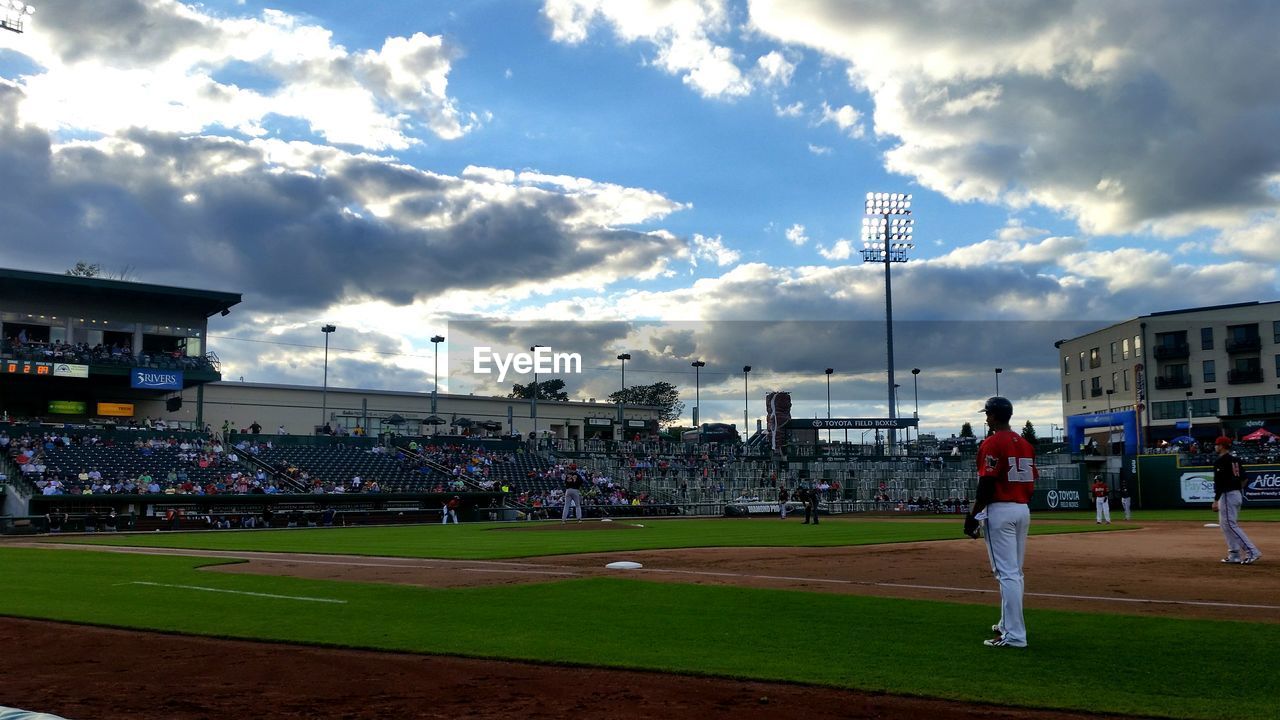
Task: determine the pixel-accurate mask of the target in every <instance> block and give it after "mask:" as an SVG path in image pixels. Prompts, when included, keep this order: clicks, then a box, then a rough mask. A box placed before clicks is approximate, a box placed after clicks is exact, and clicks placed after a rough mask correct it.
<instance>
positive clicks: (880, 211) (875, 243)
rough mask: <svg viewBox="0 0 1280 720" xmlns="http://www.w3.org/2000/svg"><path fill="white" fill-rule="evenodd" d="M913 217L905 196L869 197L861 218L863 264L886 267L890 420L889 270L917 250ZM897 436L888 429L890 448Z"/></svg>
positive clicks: (872, 194) (891, 413) (892, 413)
mask: <svg viewBox="0 0 1280 720" xmlns="http://www.w3.org/2000/svg"><path fill="white" fill-rule="evenodd" d="M910 214H911V196H910V195H907V194H904V193H882V192H870V193H867V204H866V210H865V215H866V216H867V217H864V218H862V240H863V242H862V261H863V262H866V263H870V262H876V263H884V325H885V346H886V348H887V351H888V353H887V354H888V363H887V365H886V367H887V368H888V375H889V377H888V383H887V386H888V390H889V418H890V419H893V418H896V417H897V410H896V408H895V407H894V392H893V284H892V282H891V281H890V275H889V268H890V267H891V266H892V265H893V263H904V262H906V261H907V251H908V250H911V249H912V248H914V247H915V245H914V244H913V243H912V242H911V233H912V231H913V230H912V225H913V224H914V222H915V221H914V220H912V219H911V218H909V217H894V216H906V215H910ZM895 438H896V432H895V431H894V429H893V428H890V429H889V445H890V447H892V446H893V443H894V439H895Z"/></svg>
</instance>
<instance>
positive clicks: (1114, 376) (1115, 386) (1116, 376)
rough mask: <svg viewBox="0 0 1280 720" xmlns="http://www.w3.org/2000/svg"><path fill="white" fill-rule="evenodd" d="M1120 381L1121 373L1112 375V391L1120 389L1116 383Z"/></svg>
mask: <svg viewBox="0 0 1280 720" xmlns="http://www.w3.org/2000/svg"><path fill="white" fill-rule="evenodd" d="M1119 379H1120V373H1111V389H1112V390H1115V389H1116V388H1118V387H1119V385H1117V384H1116V381H1117V380H1119Z"/></svg>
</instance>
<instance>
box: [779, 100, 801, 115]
mask: <svg viewBox="0 0 1280 720" xmlns="http://www.w3.org/2000/svg"><path fill="white" fill-rule="evenodd" d="M773 113H774V114H775V115H777V116H778V117H800V116H801V115H803V114H804V103H803V102H801V101H799V100H797V101H795V102H793V103H791V104H790V105H778V104H776V103H775V104H774V106H773Z"/></svg>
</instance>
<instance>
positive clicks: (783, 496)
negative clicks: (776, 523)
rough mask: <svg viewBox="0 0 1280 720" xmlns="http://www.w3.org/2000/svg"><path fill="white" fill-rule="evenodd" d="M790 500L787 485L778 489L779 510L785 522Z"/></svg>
mask: <svg viewBox="0 0 1280 720" xmlns="http://www.w3.org/2000/svg"><path fill="white" fill-rule="evenodd" d="M790 499H791V496H790V495H788V494H787V486H786V485H783V486H782V487H780V488H778V508H779V512H780V513H781V517H782V519H783V520H786V519H787V501H788V500H790Z"/></svg>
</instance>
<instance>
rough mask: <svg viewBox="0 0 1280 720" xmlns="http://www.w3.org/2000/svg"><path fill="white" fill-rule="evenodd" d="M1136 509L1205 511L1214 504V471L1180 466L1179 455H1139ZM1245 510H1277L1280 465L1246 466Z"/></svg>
mask: <svg viewBox="0 0 1280 720" xmlns="http://www.w3.org/2000/svg"><path fill="white" fill-rule="evenodd" d="M1134 462H1135V463H1136V467H1137V476H1138V497H1139V502H1138V505H1139V507H1143V508H1147V509H1163V508H1208V507H1209V506H1210V505H1211V504H1212V503H1213V468H1212V467H1211V466H1208V465H1183V464H1182V458H1181V456H1179V455H1140V456H1137V457H1136V458H1134ZM1244 471H1245V488H1244V499H1245V505H1246V507H1247V506H1249V505H1257V506H1261V507H1277V506H1280V465H1246V466H1244Z"/></svg>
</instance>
